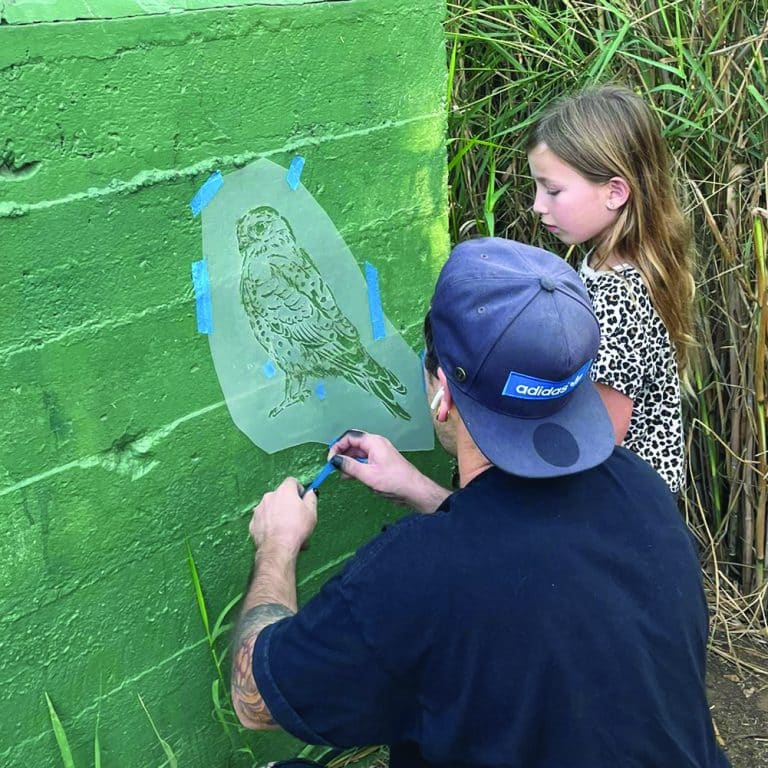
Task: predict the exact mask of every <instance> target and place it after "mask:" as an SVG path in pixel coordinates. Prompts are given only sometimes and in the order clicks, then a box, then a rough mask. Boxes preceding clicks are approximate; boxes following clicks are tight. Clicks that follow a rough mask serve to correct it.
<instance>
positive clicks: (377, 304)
mask: <svg viewBox="0 0 768 768" xmlns="http://www.w3.org/2000/svg"><path fill="white" fill-rule="evenodd" d="M365 282H366V283H367V284H368V309H369V310H370V313H371V330H372V332H373V338H374V341H378V340H379V339H383V338H384V337H385V336H386V335H387V332H386V328H385V327H384V312H383V311H382V309H381V294H380V293H379V271H378V270H377V269H376V267H374V266H373V264H370V263H369V262H367V261H366V262H365Z"/></svg>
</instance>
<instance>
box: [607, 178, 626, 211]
mask: <svg viewBox="0 0 768 768" xmlns="http://www.w3.org/2000/svg"><path fill="white" fill-rule="evenodd" d="M631 195H632V190H631V189H630V188H629V184H628V183H627V180H626V179H624V178H622V177H621V176H614V177H613V178H612V179H610V181H609V182H608V198H607V199H606V203H605V204H606V205H607V206H608V207H609V208H610V209H611V210H612V211H618V210H619V208H621V206H622V205H624V203H626V202H627V200H629V198H630V196H631Z"/></svg>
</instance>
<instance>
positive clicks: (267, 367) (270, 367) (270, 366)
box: [261, 360, 277, 379]
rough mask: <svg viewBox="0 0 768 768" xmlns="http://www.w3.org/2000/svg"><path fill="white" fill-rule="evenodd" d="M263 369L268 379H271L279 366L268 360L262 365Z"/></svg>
mask: <svg viewBox="0 0 768 768" xmlns="http://www.w3.org/2000/svg"><path fill="white" fill-rule="evenodd" d="M261 370H262V372H263V373H264V375H265V376H266V377H267V378H268V379H271V378H272V377H273V376H274V375H275V374H276V373H277V368H275V364H274V363H273V362H272V361H271V360H267V362H266V363H264V365H262V366H261Z"/></svg>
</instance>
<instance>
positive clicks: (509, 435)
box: [430, 237, 615, 477]
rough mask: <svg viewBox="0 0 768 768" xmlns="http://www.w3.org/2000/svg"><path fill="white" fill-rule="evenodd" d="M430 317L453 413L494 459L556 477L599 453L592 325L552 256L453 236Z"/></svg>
mask: <svg viewBox="0 0 768 768" xmlns="http://www.w3.org/2000/svg"><path fill="white" fill-rule="evenodd" d="M430 317H431V321H432V334H433V339H434V346H435V352H436V354H437V359H438V361H439V363H440V367H441V368H442V369H443V371H444V372H445V375H446V377H447V379H448V384H449V387H450V391H451V395H452V396H453V399H454V401H455V403H456V407H457V408H458V411H459V414H460V415H461V418H462V420H463V421H464V424H465V425H466V427H467V430H468V431H469V434H470V435H471V436H472V439H473V440H474V441H475V443H476V445H477V447H478V448H479V449H480V450H481V451H482V452H483V454H484V455H485V456H486V457H487V458H488V459H489V460H490V461H491V462H492V463H493V464H494V465H496V466H497V467H499V468H500V469H503V470H504V471H505V472H509V473H510V474H513V475H521V476H523V477H557V476H560V475H569V474H572V473H575V472H581V471H583V470H585V469H589V468H590V467H594V466H596V465H597V464H600V463H602V462H603V461H605V459H607V458H608V456H609V455H610V454H611V452H612V451H613V448H614V443H615V435H614V430H613V426H612V424H611V420H610V418H609V416H608V412H607V411H606V409H605V407H604V405H603V402H602V400H601V398H600V395H599V394H598V393H597V390H596V389H595V387H594V385H593V384H592V382H591V380H590V378H589V369H590V367H591V365H592V361H593V360H594V358H595V355H596V354H597V349H598V346H599V344H600V326H599V324H598V322H597V319H596V318H595V315H594V313H593V312H592V305H591V303H590V300H589V297H588V295H587V292H586V290H585V288H584V286H583V284H582V282H581V280H580V279H579V276H578V275H577V274H576V272H574V271H573V269H571V267H569V266H568V264H566V263H565V262H564V261H563V260H562V259H561V258H559V257H558V256H555V255H554V254H552V253H549V252H548V251H544V250H542V249H540V248H534V247H533V246H530V245H523V244H522V243H516V242H513V241H511V240H504V239H501V238H497V237H487V238H479V239H476V240H468V241H467V242H464V243H461V244H460V245H457V246H456V247H455V248H454V249H453V251H452V252H451V255H450V257H449V259H448V261H447V262H446V263H445V265H444V267H443V270H442V272H441V273H440V277H439V278H438V280H437V285H436V287H435V294H434V296H433V298H432V309H431V313H430Z"/></svg>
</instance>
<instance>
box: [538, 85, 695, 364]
mask: <svg viewBox="0 0 768 768" xmlns="http://www.w3.org/2000/svg"><path fill="white" fill-rule="evenodd" d="M539 144H546V146H547V147H548V148H549V149H550V151H551V152H553V153H554V154H555V155H557V156H558V157H559V158H560V159H561V160H563V161H564V162H565V163H567V164H568V165H570V166H571V167H572V168H573V169H574V170H576V171H577V172H578V173H579V174H581V175H582V176H583V177H584V178H586V179H588V180H589V181H591V182H593V183H596V184H605V183H607V182H608V181H609V180H610V179H611V178H613V177H614V176H620V177H621V178H623V179H624V180H625V181H626V182H627V184H628V185H629V188H630V192H631V194H630V196H629V199H628V200H627V202H626V203H625V204H624V205H623V206H622V208H621V210H620V211H619V216H618V218H617V219H616V223H615V224H614V225H613V226H612V227H610V228H609V230H608V231H606V232H604V233H603V234H602V235H601V236H600V238H599V240H598V242H596V243H595V253H596V257H597V264H596V265H595V266H598V267H599V266H600V264H601V263H603V262H604V261H605V260H606V259H607V258H608V257H609V256H611V255H614V256H616V257H618V258H619V259H621V260H624V261H628V262H629V263H631V264H633V265H634V266H635V267H636V268H637V269H638V270H639V271H640V273H641V274H642V276H643V279H644V280H645V283H646V285H647V286H648V290H649V292H650V294H651V300H652V301H653V305H654V307H655V308H656V311H657V312H658V313H659V315H660V317H661V319H662V321H663V322H664V325H665V326H666V328H667V331H668V332H669V336H670V338H671V339H672V342H673V344H674V346H675V350H676V353H677V359H678V363H679V365H680V368H681V370H683V369H684V368H685V366H686V364H687V362H688V358H689V355H690V352H691V348H692V347H693V346H694V337H693V294H694V280H693V274H692V270H693V237H692V231H691V225H690V222H689V221H688V219H687V218H686V217H685V216H684V215H683V211H682V207H681V204H680V199H679V196H678V193H677V189H676V183H675V179H674V174H673V172H672V167H671V163H670V159H669V153H668V151H667V146H666V143H665V142H664V139H663V138H662V135H661V130H660V127H659V124H658V123H657V122H656V120H655V118H654V116H653V114H652V112H651V110H650V109H649V108H648V106H647V105H646V104H645V102H644V101H643V100H642V99H640V98H639V97H637V96H636V95H635V94H634V93H633V92H632V91H630V90H629V89H628V88H624V87H622V86H618V85H604V86H600V87H595V88H589V89H587V90H585V91H582V92H581V93H578V94H576V95H574V96H570V97H567V98H564V99H562V100H560V101H558V102H556V103H555V104H554V105H553V106H552V107H550V108H548V109H547V110H546V111H545V112H544V114H543V116H542V117H541V118H539V120H538V121H537V122H536V123H535V124H534V126H533V128H532V129H531V132H530V134H529V137H528V145H527V150H528V151H529V152H530V151H531V150H532V149H533V148H534V147H536V146H537V145H539Z"/></svg>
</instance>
